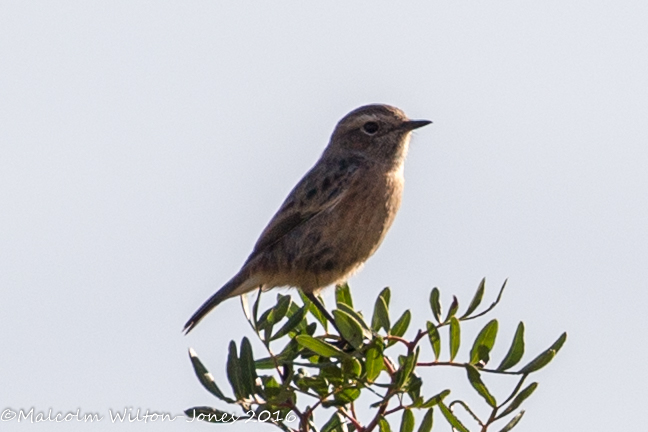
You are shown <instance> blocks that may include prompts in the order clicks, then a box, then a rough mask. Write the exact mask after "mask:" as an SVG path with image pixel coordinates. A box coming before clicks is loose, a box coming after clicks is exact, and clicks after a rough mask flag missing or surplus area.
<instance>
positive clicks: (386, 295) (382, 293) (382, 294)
mask: <svg viewBox="0 0 648 432" xmlns="http://www.w3.org/2000/svg"><path fill="white" fill-rule="evenodd" d="M380 297H382V298H384V299H385V304H386V305H387V306H388V307H389V300H390V299H391V291H390V289H389V287H385V288H383V290H382V291H380Z"/></svg>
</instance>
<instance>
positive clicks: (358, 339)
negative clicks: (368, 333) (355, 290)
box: [333, 309, 363, 350]
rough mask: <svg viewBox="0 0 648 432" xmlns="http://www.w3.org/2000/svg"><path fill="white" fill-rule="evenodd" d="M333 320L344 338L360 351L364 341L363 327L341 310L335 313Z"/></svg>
mask: <svg viewBox="0 0 648 432" xmlns="http://www.w3.org/2000/svg"><path fill="white" fill-rule="evenodd" d="M333 319H334V320H335V324H336V325H337V327H338V329H340V332H341V333H342V334H341V335H340V336H342V337H343V338H344V339H345V340H346V341H347V342H349V343H350V344H351V345H352V346H353V348H355V349H357V350H358V349H360V347H361V346H362V340H363V331H362V326H361V325H360V323H359V322H357V321H356V320H355V319H354V318H353V317H352V316H351V315H349V314H348V313H346V312H342V311H341V310H339V309H336V310H334V311H333Z"/></svg>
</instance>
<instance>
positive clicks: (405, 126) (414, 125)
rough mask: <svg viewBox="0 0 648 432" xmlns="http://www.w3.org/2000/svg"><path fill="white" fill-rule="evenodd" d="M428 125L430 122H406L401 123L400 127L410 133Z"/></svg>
mask: <svg viewBox="0 0 648 432" xmlns="http://www.w3.org/2000/svg"><path fill="white" fill-rule="evenodd" d="M430 123H432V122H431V121H430V120H408V121H406V122H403V124H402V125H401V129H405V130H407V131H411V130H414V129H418V128H421V127H423V126H427V125H429V124H430Z"/></svg>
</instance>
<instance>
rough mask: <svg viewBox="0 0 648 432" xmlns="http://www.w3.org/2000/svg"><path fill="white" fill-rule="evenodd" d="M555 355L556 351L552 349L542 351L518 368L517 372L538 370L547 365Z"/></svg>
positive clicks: (523, 372)
mask: <svg viewBox="0 0 648 432" xmlns="http://www.w3.org/2000/svg"><path fill="white" fill-rule="evenodd" d="M555 356H556V351H554V350H547V351H544V352H543V353H541V354H540V355H539V356H537V357H536V358H534V359H533V360H531V361H530V362H529V363H527V365H526V366H524V367H523V368H522V369H520V371H519V373H521V374H529V373H531V372H536V371H539V370H540V369H542V368H543V367H545V366H547V365H548V364H549V363H550V362H551V360H553V358H554V357H555Z"/></svg>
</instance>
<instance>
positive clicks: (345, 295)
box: [335, 283, 353, 309]
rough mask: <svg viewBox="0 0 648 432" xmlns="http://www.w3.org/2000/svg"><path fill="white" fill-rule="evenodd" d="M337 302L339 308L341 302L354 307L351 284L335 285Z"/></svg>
mask: <svg viewBox="0 0 648 432" xmlns="http://www.w3.org/2000/svg"><path fill="white" fill-rule="evenodd" d="M335 302H336V303H337V307H338V308H339V307H340V304H345V305H347V306H349V307H350V308H352V309H353V299H352V298H351V290H350V289H349V284H346V283H344V284H342V285H337V286H336V287H335Z"/></svg>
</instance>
